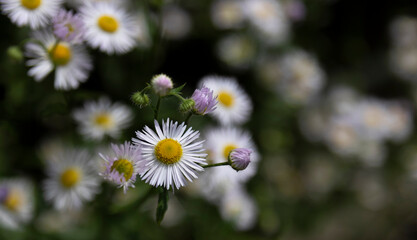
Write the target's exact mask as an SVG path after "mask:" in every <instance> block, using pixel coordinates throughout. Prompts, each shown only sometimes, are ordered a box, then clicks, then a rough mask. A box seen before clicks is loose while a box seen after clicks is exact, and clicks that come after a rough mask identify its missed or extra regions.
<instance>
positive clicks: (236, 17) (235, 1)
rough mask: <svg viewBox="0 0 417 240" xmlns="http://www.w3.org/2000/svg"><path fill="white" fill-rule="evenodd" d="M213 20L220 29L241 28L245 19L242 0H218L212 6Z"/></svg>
mask: <svg viewBox="0 0 417 240" xmlns="http://www.w3.org/2000/svg"><path fill="white" fill-rule="evenodd" d="M211 20H212V21H213V23H214V25H215V26H216V27H217V28H219V29H233V28H240V27H242V25H243V21H244V20H245V15H244V13H243V11H242V1H240V0H217V1H215V2H214V3H213V4H212V6H211Z"/></svg>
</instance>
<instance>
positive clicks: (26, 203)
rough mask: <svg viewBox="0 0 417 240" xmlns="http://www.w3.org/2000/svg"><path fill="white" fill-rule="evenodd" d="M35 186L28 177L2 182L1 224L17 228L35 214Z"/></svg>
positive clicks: (0, 200)
mask: <svg viewBox="0 0 417 240" xmlns="http://www.w3.org/2000/svg"><path fill="white" fill-rule="evenodd" d="M33 202H34V200H33V186H32V183H30V182H29V181H28V180H26V179H7V180H2V181H1V182H0V224H1V225H2V226H4V227H6V228H10V229H17V228H19V227H20V226H21V224H24V223H27V222H28V221H29V220H30V219H31V218H32V215H33Z"/></svg>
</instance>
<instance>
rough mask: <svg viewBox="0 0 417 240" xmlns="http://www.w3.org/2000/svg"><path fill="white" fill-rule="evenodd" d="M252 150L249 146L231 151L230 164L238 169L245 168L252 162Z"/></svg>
mask: <svg viewBox="0 0 417 240" xmlns="http://www.w3.org/2000/svg"><path fill="white" fill-rule="evenodd" d="M251 153H252V150H250V149H247V148H235V149H233V150H232V151H230V154H229V159H230V162H231V163H230V166H232V168H233V169H234V170H236V171H240V170H244V169H246V167H247V166H248V165H249V163H250V155H251Z"/></svg>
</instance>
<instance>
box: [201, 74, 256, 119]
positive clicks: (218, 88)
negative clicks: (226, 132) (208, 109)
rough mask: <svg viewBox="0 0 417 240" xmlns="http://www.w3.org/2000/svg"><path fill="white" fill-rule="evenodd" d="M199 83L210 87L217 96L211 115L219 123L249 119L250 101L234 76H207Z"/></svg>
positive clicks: (250, 111)
mask: <svg viewBox="0 0 417 240" xmlns="http://www.w3.org/2000/svg"><path fill="white" fill-rule="evenodd" d="M199 85H200V86H205V87H208V88H210V89H211V90H213V95H215V96H217V101H218V103H217V106H216V109H215V110H214V111H213V112H212V113H211V115H212V116H213V117H214V118H216V119H217V120H218V121H219V122H220V123H221V124H223V125H231V124H242V123H245V122H246V121H247V120H248V119H249V117H250V115H251V113H252V102H251V100H250V99H249V96H248V95H247V94H246V93H245V92H244V90H243V89H242V88H241V86H239V84H238V83H237V82H236V80H235V79H234V78H228V77H219V76H207V77H204V78H203V79H201V81H200V84H199Z"/></svg>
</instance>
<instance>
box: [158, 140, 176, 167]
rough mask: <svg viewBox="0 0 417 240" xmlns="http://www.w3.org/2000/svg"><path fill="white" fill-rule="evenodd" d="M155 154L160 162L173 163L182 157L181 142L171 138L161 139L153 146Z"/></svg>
mask: <svg viewBox="0 0 417 240" xmlns="http://www.w3.org/2000/svg"><path fill="white" fill-rule="evenodd" d="M155 156H156V158H157V159H158V160H159V161H160V162H162V163H165V164H174V163H176V162H178V161H179V160H180V159H181V157H182V147H181V144H180V143H179V142H177V141H176V140H174V139H171V138H167V139H164V140H161V141H159V142H158V144H157V145H156V147H155Z"/></svg>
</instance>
